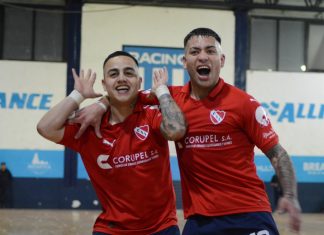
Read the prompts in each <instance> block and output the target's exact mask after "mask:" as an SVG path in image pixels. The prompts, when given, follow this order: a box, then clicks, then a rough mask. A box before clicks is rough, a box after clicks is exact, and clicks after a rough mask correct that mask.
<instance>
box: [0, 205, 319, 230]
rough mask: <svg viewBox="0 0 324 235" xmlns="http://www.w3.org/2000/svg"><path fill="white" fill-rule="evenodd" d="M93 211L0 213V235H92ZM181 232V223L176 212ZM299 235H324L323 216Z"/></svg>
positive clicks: (307, 218)
mask: <svg viewBox="0 0 324 235" xmlns="http://www.w3.org/2000/svg"><path fill="white" fill-rule="evenodd" d="M98 214H99V211H93V210H30V209H19V210H18V209H0V235H91V232H92V225H93V223H94V221H95V219H96V217H97V215H98ZM178 217H179V225H180V229H182V228H183V225H184V220H183V214H182V211H181V210H179V211H178ZM274 218H275V220H276V222H277V225H278V227H279V231H280V235H291V234H292V233H290V232H289V230H288V229H287V221H288V217H287V215H278V214H274ZM302 220H303V225H302V232H301V233H300V235H324V214H303V215H302Z"/></svg>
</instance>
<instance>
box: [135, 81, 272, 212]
mask: <svg viewBox="0 0 324 235" xmlns="http://www.w3.org/2000/svg"><path fill="white" fill-rule="evenodd" d="M169 89H170V91H171V95H172V96H173V98H174V100H175V101H176V102H177V104H178V105H179V107H180V108H181V110H182V111H183V113H184V114H185V117H186V120H187V123H188V127H187V133H186V135H185V136H184V138H183V139H181V140H180V141H177V142H176V150H177V155H178V162H179V168H180V176H181V185H182V200H183V209H184V216H185V218H187V217H188V216H190V215H194V214H200V215H206V216H221V215H227V214H236V213H244V212H256V211H269V212H270V211H271V207H270V204H269V200H268V197H267V194H266V192H265V189H264V184H263V182H262V181H261V180H260V179H259V177H258V176H257V174H256V167H255V164H254V147H255V146H257V147H258V148H260V149H261V150H262V151H263V152H267V151H268V150H270V148H271V147H273V146H274V145H276V144H277V143H278V136H277V134H276V133H275V131H274V130H273V129H272V126H271V123H270V120H269V118H268V117H267V115H266V113H265V111H264V109H263V108H262V106H261V105H260V103H259V102H257V101H256V100H255V99H254V98H253V97H251V96H249V95H248V94H247V93H245V92H244V91H242V90H240V89H238V88H236V87H234V86H231V85H229V84H226V83H225V82H224V80H223V79H220V80H219V82H218V84H217V86H216V87H215V88H214V89H213V90H212V91H211V92H210V94H209V95H208V96H207V97H206V98H204V99H202V100H199V101H198V100H194V99H192V98H191V97H190V83H188V84H186V85H185V86H183V87H182V86H181V87H180V86H179V87H169ZM145 99H146V102H150V103H152V102H153V103H154V101H151V100H149V99H147V97H146V94H145V93H142V94H141V100H142V102H145Z"/></svg>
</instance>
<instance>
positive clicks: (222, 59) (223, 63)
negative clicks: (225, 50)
mask: <svg viewBox="0 0 324 235" xmlns="http://www.w3.org/2000/svg"><path fill="white" fill-rule="evenodd" d="M224 65H225V55H224V54H222V55H221V67H222V68H223V67H224Z"/></svg>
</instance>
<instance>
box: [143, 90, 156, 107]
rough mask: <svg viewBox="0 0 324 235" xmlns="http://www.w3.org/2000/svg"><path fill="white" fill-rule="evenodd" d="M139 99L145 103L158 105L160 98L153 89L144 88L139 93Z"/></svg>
mask: <svg viewBox="0 0 324 235" xmlns="http://www.w3.org/2000/svg"><path fill="white" fill-rule="evenodd" d="M138 96H139V101H140V102H141V103H142V104H144V105H158V104H159V100H158V99H157V98H156V96H155V95H153V94H151V90H143V91H140V92H139V93H138Z"/></svg>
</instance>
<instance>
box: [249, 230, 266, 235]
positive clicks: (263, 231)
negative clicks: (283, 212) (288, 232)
mask: <svg viewBox="0 0 324 235" xmlns="http://www.w3.org/2000/svg"><path fill="white" fill-rule="evenodd" d="M250 235H269V232H268V231H267V230H261V231H259V232H257V233H250Z"/></svg>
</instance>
